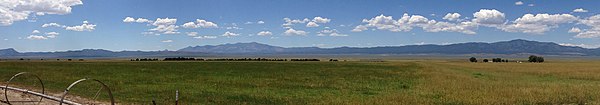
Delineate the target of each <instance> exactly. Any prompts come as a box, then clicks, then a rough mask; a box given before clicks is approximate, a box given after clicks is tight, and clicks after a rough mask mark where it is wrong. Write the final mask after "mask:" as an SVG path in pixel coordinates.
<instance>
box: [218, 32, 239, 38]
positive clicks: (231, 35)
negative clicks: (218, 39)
mask: <svg viewBox="0 0 600 105" xmlns="http://www.w3.org/2000/svg"><path fill="white" fill-rule="evenodd" d="M239 35H240V34H238V33H233V32H229V31H227V32H225V33H223V35H221V36H224V37H234V36H239Z"/></svg>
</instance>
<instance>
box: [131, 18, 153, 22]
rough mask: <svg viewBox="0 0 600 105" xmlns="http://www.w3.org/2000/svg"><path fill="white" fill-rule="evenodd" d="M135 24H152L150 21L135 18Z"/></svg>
mask: <svg viewBox="0 0 600 105" xmlns="http://www.w3.org/2000/svg"><path fill="white" fill-rule="evenodd" d="M135 22H138V23H152V21H151V20H148V19H144V18H137V19H136V20H135Z"/></svg>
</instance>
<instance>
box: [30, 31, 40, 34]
mask: <svg viewBox="0 0 600 105" xmlns="http://www.w3.org/2000/svg"><path fill="white" fill-rule="evenodd" d="M31 33H32V34H37V33H40V31H38V30H33V31H32V32H31Z"/></svg>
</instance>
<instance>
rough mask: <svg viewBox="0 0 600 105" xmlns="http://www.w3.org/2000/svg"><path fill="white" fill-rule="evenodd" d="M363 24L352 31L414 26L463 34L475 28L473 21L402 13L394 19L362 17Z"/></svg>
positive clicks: (396, 30) (470, 32)
mask: <svg viewBox="0 0 600 105" xmlns="http://www.w3.org/2000/svg"><path fill="white" fill-rule="evenodd" d="M363 23H366V24H364V25H358V26H356V27H355V28H354V29H353V30H352V32H360V31H364V30H368V28H370V27H374V28H375V29H377V30H387V31H392V32H407V31H411V30H412V29H413V28H414V27H421V28H423V30H425V31H427V32H442V31H446V32H461V33H465V34H475V32H474V31H472V30H473V29H475V28H477V23H474V22H461V23H449V22H437V21H435V20H429V19H427V18H425V17H423V16H421V15H412V16H410V15H408V14H406V13H405V14H404V15H403V16H402V17H401V18H400V19H397V20H395V19H394V18H393V17H392V16H385V15H379V16H376V17H374V18H371V19H369V20H367V19H363Z"/></svg>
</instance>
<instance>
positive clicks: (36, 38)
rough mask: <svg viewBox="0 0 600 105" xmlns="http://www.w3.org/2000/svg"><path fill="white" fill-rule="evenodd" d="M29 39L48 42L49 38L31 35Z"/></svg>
mask: <svg viewBox="0 0 600 105" xmlns="http://www.w3.org/2000/svg"><path fill="white" fill-rule="evenodd" d="M27 39H29V40H46V39H48V38H46V37H45V36H39V35H29V36H28V37H27Z"/></svg>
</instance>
